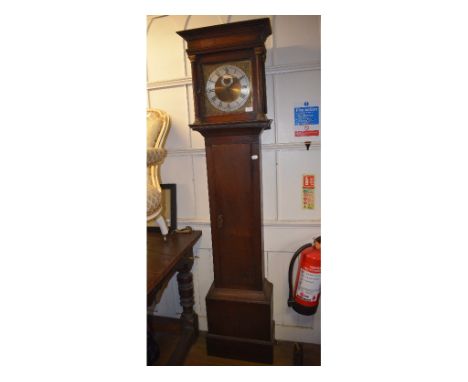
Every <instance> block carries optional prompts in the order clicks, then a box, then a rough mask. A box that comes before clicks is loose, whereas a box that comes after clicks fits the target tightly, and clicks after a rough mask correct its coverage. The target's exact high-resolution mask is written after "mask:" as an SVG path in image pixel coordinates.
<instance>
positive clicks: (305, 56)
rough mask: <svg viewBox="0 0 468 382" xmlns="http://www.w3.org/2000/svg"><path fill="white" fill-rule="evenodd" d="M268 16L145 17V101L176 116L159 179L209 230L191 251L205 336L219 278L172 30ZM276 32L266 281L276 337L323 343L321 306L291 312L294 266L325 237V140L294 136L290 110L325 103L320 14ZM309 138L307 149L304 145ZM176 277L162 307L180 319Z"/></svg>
mask: <svg viewBox="0 0 468 382" xmlns="http://www.w3.org/2000/svg"><path fill="white" fill-rule="evenodd" d="M260 17H265V16H163V17H157V16H156V17H151V16H149V17H148V79H147V80H148V85H147V88H148V103H149V107H153V108H160V109H164V110H165V111H167V112H168V113H169V114H170V115H171V120H172V124H171V130H170V133H169V137H168V140H167V143H166V148H167V150H168V156H167V158H166V160H165V163H164V165H163V166H162V170H161V177H162V182H163V183H176V184H177V214H178V216H177V218H178V225H179V227H184V226H186V225H190V226H192V227H193V228H194V229H199V230H202V231H203V235H202V239H201V240H200V242H199V243H198V244H197V245H196V247H195V252H196V253H195V254H196V256H198V257H197V258H196V259H195V264H194V268H193V273H194V285H195V310H196V312H197V314H198V315H199V319H200V329H201V330H207V323H206V306H205V296H206V294H207V292H208V288H209V287H210V285H211V282H212V281H213V258H212V249H211V234H210V221H209V204H208V188H207V176H206V162H205V150H204V140H203V137H202V136H201V135H200V134H199V133H197V132H194V131H192V130H191V129H190V128H189V126H188V124H189V123H191V122H192V121H193V119H194V113H193V94H192V86H191V77H190V76H191V73H190V64H189V61H188V60H187V58H186V54H185V48H186V47H185V45H184V41H183V40H182V38H181V37H179V36H178V35H177V34H176V33H175V32H176V31H179V30H183V29H192V28H198V27H204V26H210V25H215V24H221V23H226V22H235V21H242V20H247V19H252V18H260ZM269 17H270V19H271V24H272V28H273V35H272V36H270V37H269V38H268V40H267V43H266V46H267V49H268V51H267V61H266V73H267V76H266V81H267V97H268V117H269V118H271V119H273V123H272V128H271V130H269V131H265V132H264V133H263V134H262V137H261V139H262V155H263V157H262V171H263V174H262V183H263V185H262V187H263V194H262V195H263V219H264V221H263V233H264V238H263V241H264V256H265V272H266V277H267V279H268V280H270V281H271V282H272V283H273V285H274V286H273V291H274V302H273V309H274V320H275V324H276V330H275V337H276V339H283V340H290V341H303V342H311V343H320V308H319V310H318V312H317V314H316V315H315V316H312V317H306V316H301V315H299V314H297V313H295V312H294V311H293V310H292V309H290V308H288V307H287V304H286V303H287V294H288V285H287V280H288V274H287V272H288V267H289V262H290V259H291V257H292V255H293V253H294V252H295V251H296V249H297V248H299V247H300V246H301V245H303V244H305V243H309V242H311V241H312V240H313V238H314V237H316V236H318V235H320V190H321V187H320V137H308V138H307V139H306V138H303V137H301V138H297V137H294V114H293V112H294V107H295V106H300V105H302V104H303V103H304V101H308V102H309V104H310V105H311V106H320V16H269ZM306 140H309V141H311V142H312V143H311V146H310V150H308V151H307V150H306V148H305V145H304V143H303V142H304V141H306ZM304 174H314V175H315V176H316V189H315V209H313V210H305V209H302V176H303V175H304ZM177 301H178V292H177V285H176V282H175V280H174V279H173V280H171V282H170V283H169V285H168V287H167V289H166V290H165V292H164V295H163V297H162V299H161V301H160V303H159V304H158V305H157V306H156V311H157V313H158V314H160V315H165V316H172V317H177V316H178V315H179V314H180V313H181V311H182V308H181V306H180V305H179V304H178V302H177Z"/></svg>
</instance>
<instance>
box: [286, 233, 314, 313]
mask: <svg viewBox="0 0 468 382" xmlns="http://www.w3.org/2000/svg"><path fill="white" fill-rule="evenodd" d="M320 241H321V239H320V236H319V237H317V238H316V239H315V240H314V243H313V244H311V243H308V244H305V245H303V246H302V247H301V248H299V249H298V250H297V251H296V253H295V254H294V256H293V257H292V259H291V263H290V264H289V299H288V306H290V307H292V308H293V309H294V310H295V311H296V312H297V313H300V314H303V315H305V316H311V315H312V314H315V312H317V308H318V305H319V300H320ZM299 255H300V256H301V257H300V259H299V266H298V268H297V276H296V283H295V286H294V289H293V282H292V272H293V268H294V263H295V261H296V259H297V257H298V256H299Z"/></svg>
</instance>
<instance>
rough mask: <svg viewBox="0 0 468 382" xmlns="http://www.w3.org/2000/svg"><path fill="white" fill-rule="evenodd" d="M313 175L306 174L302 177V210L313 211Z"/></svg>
mask: <svg viewBox="0 0 468 382" xmlns="http://www.w3.org/2000/svg"><path fill="white" fill-rule="evenodd" d="M314 190H315V175H311V174H306V175H303V176H302V208H303V209H304V210H313V209H314V208H315V196H314Z"/></svg>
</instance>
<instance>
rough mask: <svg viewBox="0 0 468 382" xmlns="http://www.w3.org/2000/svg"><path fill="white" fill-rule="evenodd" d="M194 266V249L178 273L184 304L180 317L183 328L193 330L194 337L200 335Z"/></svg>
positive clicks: (181, 300) (181, 302) (180, 292)
mask: <svg viewBox="0 0 468 382" xmlns="http://www.w3.org/2000/svg"><path fill="white" fill-rule="evenodd" d="M192 266H193V250H192V251H191V252H190V254H189V256H188V257H186V258H184V260H183V261H182V263H181V264H180V266H179V268H178V269H177V270H178V271H179V273H178V274H177V284H178V287H179V296H180V305H182V308H183V312H182V315H181V317H180V320H181V322H182V329H183V330H185V329H191V330H193V334H194V338H196V336H198V316H197V314H196V313H195V311H194V310H193V305H194V303H195V300H194V296H193V274H192V272H191V269H192Z"/></svg>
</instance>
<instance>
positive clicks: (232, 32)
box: [177, 18, 271, 124]
mask: <svg viewBox="0 0 468 382" xmlns="http://www.w3.org/2000/svg"><path fill="white" fill-rule="evenodd" d="M177 34H178V35H180V36H181V37H182V38H183V39H184V40H186V41H187V54H188V56H189V58H190V61H191V69H192V83H193V89H194V112H195V124H205V123H227V122H235V121H244V122H245V121H261V120H263V121H265V120H266V119H267V118H266V113H267V107H266V105H267V103H266V84H265V57H266V56H265V54H266V50H265V40H266V38H267V37H268V36H269V35H271V24H270V19H269V18H263V19H256V20H248V21H240V22H236V23H229V24H222V25H214V26H210V27H205V28H197V29H191V30H185V31H179V32H177ZM241 60H249V61H250V62H251V67H252V78H251V80H252V84H251V86H252V97H253V105H252V106H253V110H252V111H249V112H241V113H239V112H238V113H225V114H220V115H207V111H206V110H205V106H204V105H205V102H204V101H205V94H204V91H203V89H204V82H205V79H204V78H203V70H202V67H203V65H205V64H213V63H223V62H227V61H229V62H231V61H234V62H235V61H241Z"/></svg>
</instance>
